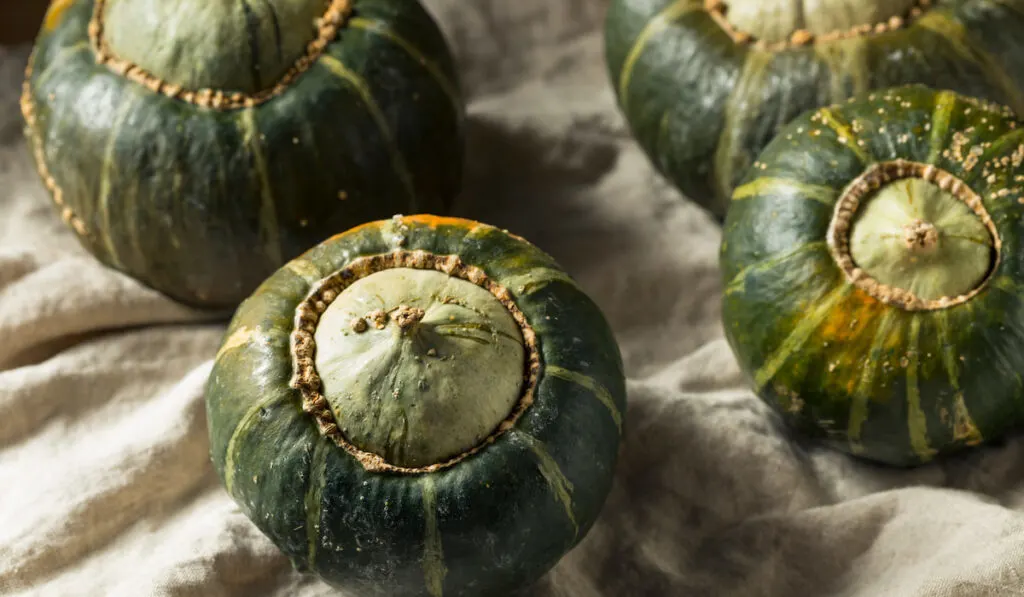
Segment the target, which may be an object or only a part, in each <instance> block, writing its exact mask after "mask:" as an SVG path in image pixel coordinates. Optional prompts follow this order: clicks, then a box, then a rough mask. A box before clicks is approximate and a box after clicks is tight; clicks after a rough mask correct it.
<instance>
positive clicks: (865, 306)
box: [818, 288, 891, 344]
mask: <svg viewBox="0 0 1024 597" xmlns="http://www.w3.org/2000/svg"><path fill="white" fill-rule="evenodd" d="M887 308H891V307H887V306H886V305H885V304H884V303H882V302H880V301H878V300H876V299H875V298H874V297H872V296H870V295H868V294H867V293H865V292H864V291H862V290H860V289H859V288H858V289H856V290H854V291H853V292H852V293H850V296H849V297H847V298H846V299H845V300H843V301H842V302H840V303H839V304H838V305H836V308H835V309H833V310H832V313H831V314H830V315H829V316H828V318H827V319H826V320H825V323H824V324H822V326H821V327H820V328H819V332H818V334H819V339H820V340H821V341H822V342H828V343H830V344H831V343H839V342H843V343H845V342H868V343H870V342H871V340H872V338H873V337H874V330H873V329H872V328H871V327H870V325H871V324H872V323H874V322H875V321H876V320H877V319H878V318H879V317H880V316H881V315H882V313H883V312H884V311H885V310H886V309H887Z"/></svg>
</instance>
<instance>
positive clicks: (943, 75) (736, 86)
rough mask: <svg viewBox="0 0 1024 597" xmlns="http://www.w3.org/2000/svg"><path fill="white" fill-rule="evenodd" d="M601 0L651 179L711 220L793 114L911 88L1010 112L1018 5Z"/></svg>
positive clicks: (1020, 88)
mask: <svg viewBox="0 0 1024 597" xmlns="http://www.w3.org/2000/svg"><path fill="white" fill-rule="evenodd" d="M805 4H810V3H806V2H803V1H802V0H612V5H611V8H610V10H609V13H608V17H607V26H606V45H607V62H608V67H609V70H610V73H611V79H612V82H613V83H614V85H615V89H616V92H617V96H618V101H619V105H620V107H621V108H622V110H623V112H624V114H625V116H626V118H627V120H628V121H629V124H630V126H631V128H632V131H633V133H634V135H635V137H636V139H637V140H638V142H639V144H640V145H641V146H642V147H643V149H644V151H645V152H646V153H647V154H648V156H649V157H650V158H651V160H652V162H653V163H654V165H655V166H656V167H657V169H658V170H659V171H660V172H662V173H663V174H664V175H665V176H666V177H667V178H668V179H670V180H671V181H672V182H673V183H674V184H675V185H676V186H677V187H678V188H679V189H680V190H681V191H682V192H683V193H684V194H685V195H687V196H688V197H689V198H690V199H692V200H694V201H696V202H698V203H699V204H701V205H703V206H704V207H705V208H708V209H709V210H710V211H711V212H712V213H713V214H714V215H715V216H717V217H719V218H722V217H724V215H725V211H726V209H727V208H728V203H729V197H730V195H731V192H732V190H733V188H734V187H735V185H736V183H737V181H739V179H740V178H741V177H742V176H743V175H744V174H745V173H746V170H747V168H749V167H750V165H751V163H753V161H754V159H755V158H756V156H757V155H758V153H760V151H761V150H762V149H763V148H764V146H765V145H766V144H767V143H768V141H770V140H771V139H772V138H773V137H774V136H775V134H776V133H777V132H778V131H779V129H780V128H781V127H782V126H783V125H785V124H786V123H787V122H789V121H790V120H791V119H793V118H795V117H796V116H798V115H799V114H801V113H803V112H804V111H806V110H810V109H814V108H818V107H821V106H825V105H828V104H832V103H837V102H840V101H843V100H845V99H846V98H848V97H851V96H856V95H861V96H862V95H864V94H865V93H867V92H868V91H871V90H877V89H885V88H888V87H895V86H899V85H905V84H912V83H920V84H924V85H928V86H931V87H934V88H939V89H952V90H955V91H958V92H960V93H964V94H967V95H971V96H974V97H981V98H987V99H989V100H992V101H997V102H1000V103H1002V104H1006V105H1009V106H1011V107H1013V108H1014V109H1017V110H1022V109H1024V51H1022V50H1024V45H1022V44H1021V39H1022V38H1021V36H1020V32H1021V31H1022V30H1024V0H935V1H932V0H819V1H817V2H815V3H813V6H807V7H805V6H804V5H805Z"/></svg>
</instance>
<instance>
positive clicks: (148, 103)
mask: <svg viewBox="0 0 1024 597" xmlns="http://www.w3.org/2000/svg"><path fill="white" fill-rule="evenodd" d="M22 110H23V112H24V116H25V119H26V122H27V136H28V138H29V141H30V144H31V146H32V148H33V150H34V154H35V158H36V162H37V165H38V167H39V171H40V173H41V175H42V178H43V180H44V182H45V183H46V185H47V187H48V188H49V190H50V191H51V193H52V195H53V200H54V202H55V203H56V204H57V207H58V209H59V210H60V213H61V215H62V216H63V218H64V220H65V221H66V222H68V224H69V225H70V226H71V227H72V228H73V229H74V230H75V232H76V233H77V235H78V237H79V239H80V240H81V242H82V243H83V244H84V246H85V247H86V248H87V249H88V250H89V251H91V252H92V253H93V254H94V255H95V256H96V257H97V258H98V259H99V260H101V261H102V262H103V263H105V264H107V265H109V266H111V267H113V268H116V269H118V270H121V271H123V272H126V273H128V274H130V275H132V276H134V277H136V278H138V279H139V280H141V281H142V282H144V283H146V284H148V285H150V286H152V287H153V288H156V289H158V290H160V291H162V292H164V293H166V294H168V295H170V296H171V297H173V298H175V299H178V300H180V301H183V302H186V303H190V304H195V305H200V306H209V307H215V308H233V307H235V306H237V304H238V302H239V301H241V300H242V299H243V298H244V297H245V296H247V295H248V294H249V293H250V292H252V290H253V289H254V288H255V287H256V286H257V285H258V284H259V283H260V282H261V281H262V280H263V279H265V278H266V277H267V276H268V275H270V274H271V273H272V272H273V271H274V270H276V269H277V268H279V267H280V266H281V265H283V264H284V263H285V262H286V261H287V260H289V259H291V258H293V257H295V256H297V255H298V254H300V253H301V252H303V251H305V250H307V249H308V248H310V247H311V246H313V245H314V244H316V243H317V242H320V241H321V240H323V239H324V238H327V237H328V236H329V235H331V234H334V233H336V232H337V231H339V230H345V229H347V228H349V227H351V226H354V225H356V224H360V223H362V222H367V221H371V220H376V219H379V218H383V217H388V216H390V215H391V214H394V213H396V212H404V213H415V212H420V211H432V212H444V211H446V210H447V209H448V207H449V205H450V203H451V201H452V200H453V199H454V196H455V195H456V194H457V192H458V190H459V186H460V183H461V172H462V157H463V118H464V116H463V105H462V99H461V96H460V92H459V88H458V80H457V77H456V73H455V69H454V66H453V62H452V57H451V56H450V53H449V50H448V47H447V45H446V42H445V39H444V38H443V36H442V33H441V31H440V30H439V29H438V27H437V26H436V24H435V23H434V22H433V20H432V19H431V17H430V16H429V15H428V13H427V12H426V11H425V10H424V9H423V8H422V7H421V5H420V4H419V3H418V2H417V1H415V0H259V1H255V0H237V1H232V2H221V1H218V2H211V1H209V0H54V2H53V3H52V4H51V6H50V10H49V12H48V13H47V15H46V18H45V21H44V23H43V26H42V30H41V32H40V34H39V37H38V39H37V42H36V46H35V49H34V52H33V55H32V57H31V59H30V63H29V66H28V72H27V77H26V81H25V87H24V94H23V98H22Z"/></svg>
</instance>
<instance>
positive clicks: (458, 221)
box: [402, 214, 480, 229]
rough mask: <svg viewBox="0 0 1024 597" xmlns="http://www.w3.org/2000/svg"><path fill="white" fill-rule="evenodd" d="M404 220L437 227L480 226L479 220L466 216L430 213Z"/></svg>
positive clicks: (408, 217)
mask: <svg viewBox="0 0 1024 597" xmlns="http://www.w3.org/2000/svg"><path fill="white" fill-rule="evenodd" d="M402 221H403V222H408V223H410V224H422V225H424V226H428V227H430V228H437V227H439V226H456V227H461V228H469V229H473V228H476V227H477V226H479V225H480V224H479V222H474V221H473V220H467V219H464V218H452V217H447V216H434V215H430V214H417V215H414V216H405V217H403V218H402Z"/></svg>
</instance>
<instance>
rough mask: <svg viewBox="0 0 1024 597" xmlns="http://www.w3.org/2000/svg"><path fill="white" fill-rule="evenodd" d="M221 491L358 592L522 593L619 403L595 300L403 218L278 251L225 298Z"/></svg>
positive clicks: (520, 252) (503, 245) (529, 254)
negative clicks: (264, 269)
mask: <svg viewBox="0 0 1024 597" xmlns="http://www.w3.org/2000/svg"><path fill="white" fill-rule="evenodd" d="M206 400H207V402H206V404H207V413H208V421H209V430H210V440H211V454H212V458H213V463H214V465H215V468H216V470H217V473H218V474H219V475H220V477H221V479H222V481H223V483H224V486H225V487H226V489H227V491H228V493H230V494H231V496H232V497H233V498H234V499H235V500H236V501H237V502H238V504H239V505H240V507H241V508H242V510H243V511H244V512H245V513H246V514H247V515H248V516H249V517H250V518H251V519H252V521H253V522H254V523H255V524H256V525H257V526H258V527H259V528H260V529H261V530H262V531H263V532H264V533H265V534H266V535H267V536H268V537H270V539H272V540H273V541H274V542H275V543H276V544H277V545H278V546H279V547H280V548H281V550H282V551H283V552H284V553H286V554H287V555H288V556H289V557H290V558H291V560H292V562H293V563H294V564H295V566H296V567H297V568H299V569H300V570H306V571H309V572H312V573H315V574H317V575H319V576H320V577H321V578H323V579H324V580H325V581H327V582H329V583H331V584H333V585H336V586H339V587H343V588H346V589H349V590H351V591H352V594H355V595H367V596H370V595H380V596H388V597H402V596H414V595H415V596H419V595H423V596H430V597H441V596H442V595H445V596H450V595H460V596H477V595H479V596H491V595H501V594H505V593H506V592H508V591H510V590H513V589H519V588H522V587H526V586H528V585H529V584H530V583H531V582H533V581H535V580H536V579H537V578H539V577H540V576H541V575H542V574H543V573H544V572H546V571H547V570H548V569H549V568H551V567H552V566H553V565H554V564H555V562H557V561H558V560H559V558H561V557H562V555H563V554H565V553H566V552H567V551H568V550H569V549H571V548H572V547H573V546H575V545H576V544H577V543H578V542H579V541H580V540H581V539H582V538H583V537H584V536H585V535H586V534H587V532H588V530H589V529H590V527H591V525H592V524H593V522H594V520H595V519H596V517H597V515H598V512H599V510H600V509H601V506H602V504H603V502H604V500H605V498H606V496H607V493H608V491H609V489H610V486H611V481H612V474H613V471H614V468H615V463H616V459H617V454H618V447H619V442H620V437H621V433H622V425H623V416H624V414H625V408H626V399H625V381H624V377H623V371H622V362H621V357H620V355H619V350H618V346H617V344H616V343H615V339H614V337H613V335H612V332H611V331H610V329H609V328H608V325H607V323H606V322H605V320H604V317H603V316H602V314H601V312H600V311H599V309H598V308H597V306H596V305H595V304H594V303H593V302H591V300H590V299H589V298H587V296H586V295H585V294H584V293H583V292H582V291H581V290H580V288H579V287H578V286H577V285H576V283H575V282H573V280H572V279H571V278H570V277H569V276H568V275H567V274H566V273H565V272H564V271H562V269H560V268H559V267H558V265H557V264H556V263H555V262H554V261H553V260H552V259H551V258H550V257H549V256H547V255H545V254H544V253H542V252H541V251H540V250H538V249H537V248H535V247H534V246H532V245H530V244H529V243H527V242H526V241H524V240H523V239H520V238H518V237H516V236H513V235H511V234H509V233H506V232H503V231H501V230H498V229H496V228H494V227H491V226H487V225H484V224H480V223H477V222H471V221H467V220H461V219H454V218H438V217H433V216H414V217H399V216H396V217H395V218H393V219H390V220H385V221H379V222H373V223H370V224H366V225H363V226H361V227H358V228H355V229H353V230H350V231H348V232H345V233H343V234H341V235H338V236H336V237H333V238H331V239H329V240H327V241H326V242H324V243H323V244H321V245H319V246H317V247H315V248H314V249H312V250H311V251H309V252H307V253H306V254H304V255H303V256H301V257H299V258H297V259H295V260H293V261H291V262H289V263H288V264H287V265H286V266H285V267H284V268H282V269H281V270H279V271H278V272H277V273H275V274H274V275H272V276H271V277H270V278H269V279H268V280H267V281H266V282H264V283H263V284H262V285H261V286H260V287H259V288H258V289H257V291H256V292H255V294H253V295H252V296H251V297H250V298H248V299H247V300H246V301H244V302H243V303H242V305H241V306H240V308H239V309H238V311H237V313H236V315H235V317H234V319H233V321H232V323H231V324H230V327H229V329H228V331H227V334H226V336H225V340H224V343H223V346H222V347H221V349H220V352H219V353H218V355H217V357H216V361H215V364H214V367H213V370H212V373H211V376H210V379H209V382H208V386H207V396H206Z"/></svg>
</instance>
